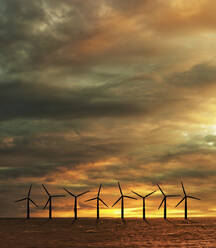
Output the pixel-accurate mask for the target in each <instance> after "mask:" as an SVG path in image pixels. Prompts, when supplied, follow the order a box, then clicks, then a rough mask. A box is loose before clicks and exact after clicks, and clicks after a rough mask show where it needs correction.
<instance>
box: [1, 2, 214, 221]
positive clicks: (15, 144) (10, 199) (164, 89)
mask: <svg viewBox="0 0 216 248" xmlns="http://www.w3.org/2000/svg"><path fill="white" fill-rule="evenodd" d="M215 11H216V2H215V1H213V0H202V1H197V0H190V1H186V0H175V1H174V0H166V1H164V0H145V1H144V0H134V1H131V0H99V1H95V0H90V1H81V0H80V1H76V0H70V1H66V0H61V1H56V0H54V1H50V0H48V1H42V2H41V1H27V0H23V1H17V0H15V1H13V3H12V1H9V2H8V3H6V2H5V1H3V2H2V3H0V23H1V30H6V31H5V33H4V34H3V35H1V34H0V36H2V37H1V50H2V54H1V56H0V63H1V66H0V78H1V79H0V105H1V107H0V177H1V178H0V180H1V187H0V189H1V193H0V198H1V206H0V215H1V216H2V217H8V216H10V217H20V216H23V215H24V214H25V203H19V204H18V203H14V201H15V200H16V199H20V198H22V197H24V196H25V194H26V193H27V191H28V187H29V185H30V184H33V188H32V198H33V199H34V200H35V201H36V202H37V203H38V205H39V206H40V207H41V208H40V209H36V208H32V215H33V216H35V217H47V216H48V210H42V208H43V206H44V205H45V203H46V200H47V195H46V193H45V191H44V189H43V188H42V187H41V184H45V185H46V186H47V188H48V189H49V190H50V192H52V193H53V194H65V196H66V197H65V198H61V199H60V198H59V199H55V200H54V202H53V206H54V209H53V211H54V212H53V215H54V216H55V217H73V204H74V199H73V198H72V197H71V196H70V195H69V194H67V193H66V192H65V191H64V190H63V187H66V188H67V189H68V190H70V191H71V192H73V193H74V194H79V193H81V192H84V191H86V190H89V191H90V192H89V193H88V194H85V195H83V196H82V197H80V198H79V201H78V216H79V217H95V216H96V202H94V201H90V202H85V200H87V199H90V198H93V197H95V196H96V195H97V192H98V187H99V185H100V184H102V189H101V198H102V199H103V200H104V202H105V203H106V204H108V206H109V208H106V207H105V206H103V205H102V204H101V208H100V216H101V217H116V218H120V215H121V203H120V202H119V203H117V204H116V205H115V206H114V207H113V208H112V207H111V206H112V205H113V203H114V202H115V201H116V200H117V199H118V198H119V197H120V192H119V189H118V185H117V182H120V184H121V186H122V190H123V192H124V193H125V194H127V195H129V196H133V197H136V196H135V195H134V194H133V193H132V192H131V191H135V192H138V193H139V194H141V195H146V194H148V193H149V192H152V191H154V190H157V191H156V192H155V193H154V194H153V195H151V196H150V197H149V198H147V199H146V215H147V216H148V217H162V216H163V208H161V209H160V210H158V207H159V204H160V202H161V200H162V195H161V192H160V191H159V190H158V187H157V184H160V185H161V187H162V188H163V190H164V192H166V193H167V194H178V195H181V196H179V197H176V198H170V199H168V201H167V214H168V216H169V217H182V216H183V215H184V205H183V204H182V205H180V206H178V207H177V208H175V206H176V204H177V203H178V202H179V200H180V199H181V197H182V195H183V191H182V187H181V181H183V182H184V185H185V189H186V191H187V192H188V194H190V195H192V196H195V197H198V198H200V199H201V201H196V200H192V199H190V200H189V201H188V214H189V215H190V216H193V217H200V216H216V208H215V193H216V192H215V191H216V185H215V184H216V183H215V182H216V96H215V92H216V57H215V55H214V54H215V51H216V42H215V38H216V34H215V25H216V17H215ZM11 17H13V18H11ZM14 207H16V209H17V211H16V212H14ZM125 217H142V199H141V198H137V200H133V199H125Z"/></svg>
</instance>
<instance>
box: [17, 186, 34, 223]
mask: <svg viewBox="0 0 216 248" xmlns="http://www.w3.org/2000/svg"><path fill="white" fill-rule="evenodd" d="M31 189H32V184H31V185H30V187H29V191H28V195H27V197H25V198H23V199H20V200H17V201H15V202H20V201H26V204H27V205H26V212H27V214H26V218H27V219H30V202H31V203H33V204H34V205H35V206H36V207H37V208H38V205H37V204H36V203H35V202H34V201H33V200H32V199H31V198H30V194H31Z"/></svg>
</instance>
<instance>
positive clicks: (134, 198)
mask: <svg viewBox="0 0 216 248" xmlns="http://www.w3.org/2000/svg"><path fill="white" fill-rule="evenodd" d="M123 197H126V198H130V199H134V200H136V198H134V197H132V196H128V195H123Z"/></svg>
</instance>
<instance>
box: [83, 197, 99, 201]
mask: <svg viewBox="0 0 216 248" xmlns="http://www.w3.org/2000/svg"><path fill="white" fill-rule="evenodd" d="M93 200H97V197H94V198H91V199H88V200H86V201H85V202H88V201H93Z"/></svg>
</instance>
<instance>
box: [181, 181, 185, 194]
mask: <svg viewBox="0 0 216 248" xmlns="http://www.w3.org/2000/svg"><path fill="white" fill-rule="evenodd" d="M181 185H182V190H183V192H184V195H186V192H185V188H184V184H183V182H181Z"/></svg>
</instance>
